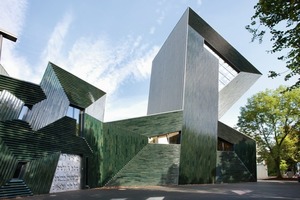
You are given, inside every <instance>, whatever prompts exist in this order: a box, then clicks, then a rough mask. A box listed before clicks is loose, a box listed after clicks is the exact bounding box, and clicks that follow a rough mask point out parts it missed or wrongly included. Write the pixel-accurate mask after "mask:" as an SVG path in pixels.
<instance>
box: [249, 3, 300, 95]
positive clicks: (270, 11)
mask: <svg viewBox="0 0 300 200" xmlns="http://www.w3.org/2000/svg"><path fill="white" fill-rule="evenodd" d="M254 9H255V13H254V15H253V16H252V18H251V20H252V22H251V24H250V25H247V26H246V29H247V30H248V31H249V32H250V33H251V34H252V41H254V40H259V42H262V39H263V36H264V35H265V34H266V32H267V31H266V30H269V32H270V34H271V39H270V41H271V42H273V46H272V49H271V50H270V52H271V53H275V52H280V53H281V54H283V53H282V50H287V53H286V54H285V55H281V56H280V57H278V59H279V60H284V61H285V62H286V67H287V68H288V71H287V74H286V75H285V80H289V79H290V78H291V77H293V76H295V75H299V74H300V37H299V36H300V23H299V22H300V1H299V0H287V1H283V0H272V1H269V0H259V2H258V3H257V4H256V5H255V6H254ZM280 74H281V73H278V72H275V71H270V75H269V76H270V77H272V78H273V77H276V76H278V75H280ZM296 87H300V78H299V79H298V81H296V83H295V84H294V85H293V86H292V87H290V88H289V89H292V88H296Z"/></svg>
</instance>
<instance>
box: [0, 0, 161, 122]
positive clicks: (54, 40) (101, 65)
mask: <svg viewBox="0 0 300 200" xmlns="http://www.w3.org/2000/svg"><path fill="white" fill-rule="evenodd" d="M26 6H27V2H26V1H25V0H24V1H18V0H5V1H1V3H0V19H4V20H1V21H0V27H3V26H4V28H5V29H6V30H8V31H10V32H13V33H16V34H21V31H22V28H23V25H24V19H25V14H26ZM12 9H13V12H12V11H11V10H12ZM2 21H5V23H4V22H3V23H1V22H2ZM72 23H73V16H72V14H71V13H67V14H65V15H64V16H63V17H62V19H61V21H59V22H58V23H57V25H56V26H55V27H54V28H53V31H52V34H50V38H49V40H48V42H47V43H46V44H45V49H44V51H42V53H41V55H40V60H39V61H37V62H35V63H38V64H37V66H35V67H34V66H31V67H30V66H29V64H28V62H27V60H26V57H24V56H22V55H20V54H19V53H17V52H16V51H15V50H14V45H16V44H9V42H6V43H5V45H6V51H5V54H6V55H5V60H3V65H4V67H5V68H6V69H8V68H7V66H8V67H9V69H8V70H7V71H8V73H10V74H11V76H13V77H16V78H21V79H24V80H28V81H31V82H35V83H38V82H39V81H40V79H41V77H42V74H43V73H44V70H45V68H46V66H47V63H48V62H49V61H50V62H53V63H55V64H57V65H58V66H60V67H62V68H64V69H66V70H68V71H69V72H71V73H73V74H75V75H76V76H78V77H79V78H81V79H83V80H85V81H87V82H89V83H91V84H93V85H95V86H96V87H98V88H100V89H101V90H103V91H105V92H106V93H107V95H108V96H107V103H106V106H107V109H106V110H107V112H109V113H106V115H107V116H108V117H106V118H108V119H110V120H113V119H114V118H118V119H120V118H127V117H132V116H139V115H145V113H146V108H147V99H145V98H144V99H134V98H132V99H131V100H130V101H129V100H126V101H124V100H122V98H123V97H118V96H117V93H118V92H117V91H118V88H119V87H120V86H121V85H122V84H124V82H126V81H127V80H130V81H131V82H138V81H142V80H145V79H148V78H149V76H150V73H151V64H152V60H153V58H154V56H155V55H156V53H157V52H158V49H159V48H158V47H157V46H151V45H150V44H147V43H145V42H144V41H143V38H142V37H141V36H137V37H135V36H130V35H129V36H127V37H125V38H123V39H121V40H120V41H112V40H110V39H109V38H107V37H104V36H103V35H101V36H99V37H98V38H96V39H95V38H86V37H81V38H79V39H77V41H76V42H75V43H74V44H73V45H71V47H69V49H66V48H67V47H66V46H67V45H66V44H65V41H66V40H65V39H66V37H67V36H68V34H69V28H70V26H71V24H72ZM10 43H12V42H10ZM64 52H67V54H66V53H64ZM4 61H5V62H4ZM124 98H126V97H124ZM115 100H117V101H115ZM120 113H121V115H120ZM116 116H117V117H116Z"/></svg>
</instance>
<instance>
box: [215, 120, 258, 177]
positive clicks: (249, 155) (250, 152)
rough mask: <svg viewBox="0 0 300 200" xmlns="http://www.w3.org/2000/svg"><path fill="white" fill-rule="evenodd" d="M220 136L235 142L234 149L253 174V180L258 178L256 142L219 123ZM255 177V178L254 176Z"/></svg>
mask: <svg viewBox="0 0 300 200" xmlns="http://www.w3.org/2000/svg"><path fill="white" fill-rule="evenodd" d="M218 137H219V138H222V139H223V140H225V141H228V142H230V143H232V144H234V151H235V153H236V155H237V156H238V157H239V159H240V160H241V161H242V162H243V164H244V165H245V167H246V168H247V169H248V170H249V172H250V173H251V174H252V177H251V180H249V181H255V180H256V142H255V140H253V139H251V138H249V137H248V136H246V135H244V134H242V133H240V132H238V131H237V130H235V129H233V128H231V127H229V126H227V125H225V124H223V123H222V122H219V123H218ZM254 177H255V178H254Z"/></svg>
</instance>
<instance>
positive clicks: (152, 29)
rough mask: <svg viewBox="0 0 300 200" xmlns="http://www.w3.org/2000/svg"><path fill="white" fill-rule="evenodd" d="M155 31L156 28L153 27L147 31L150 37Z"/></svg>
mask: <svg viewBox="0 0 300 200" xmlns="http://www.w3.org/2000/svg"><path fill="white" fill-rule="evenodd" d="M155 30H156V28H155V27H154V26H152V27H151V28H150V31H149V33H150V35H153V34H154V33H155Z"/></svg>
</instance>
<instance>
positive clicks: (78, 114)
mask: <svg viewBox="0 0 300 200" xmlns="http://www.w3.org/2000/svg"><path fill="white" fill-rule="evenodd" d="M67 116H68V117H71V118H73V119H75V120H76V124H77V133H76V134H77V135H80V136H82V137H83V135H82V134H83V122H84V110H83V109H79V108H76V107H74V106H72V105H70V106H69V108H68V112H67Z"/></svg>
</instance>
